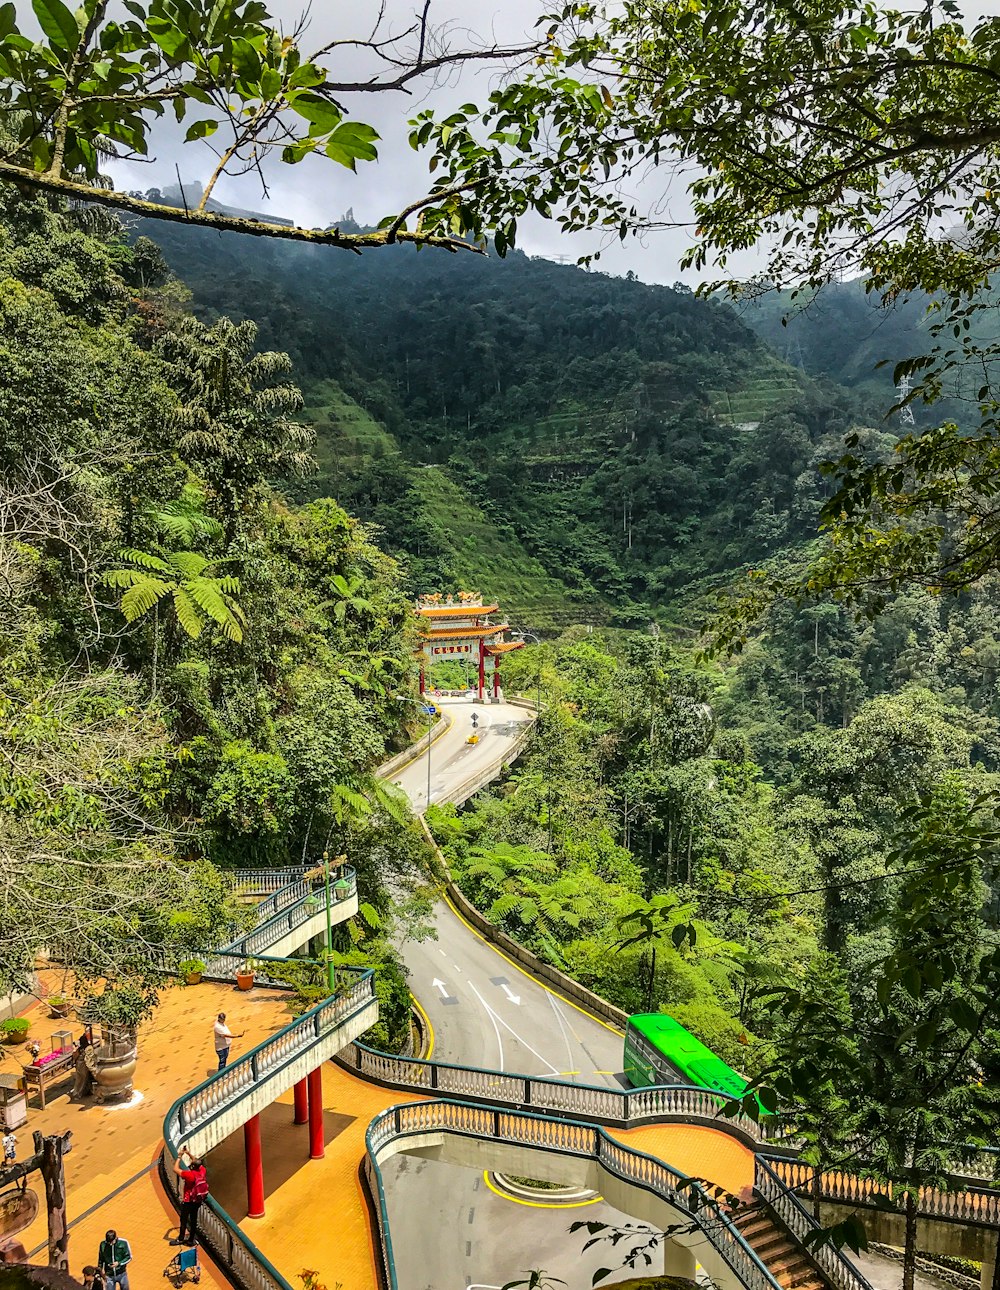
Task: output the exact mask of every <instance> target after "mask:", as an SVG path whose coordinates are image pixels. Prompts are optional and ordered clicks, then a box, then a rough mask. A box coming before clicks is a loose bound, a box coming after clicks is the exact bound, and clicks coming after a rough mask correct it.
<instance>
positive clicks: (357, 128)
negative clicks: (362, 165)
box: [324, 121, 380, 170]
mask: <svg viewBox="0 0 1000 1290" xmlns="http://www.w3.org/2000/svg"><path fill="white" fill-rule="evenodd" d="M379 137H380V136H379V134H378V132H377V131H376V130H374V129H372V127H371V126H370V125H365V124H364V123H363V122H362V121H345V122H344V124H343V125H341V126H339V127H338V128H337V129H336V130H334V132H333V134H332V135H331V136H330V138H329V139H328V140H327V142H326V147H325V149H324V151H325V152H326V155H327V156H328V157H329V158H330V160H331V161H336V162H338V163H339V164H340V165H341V166H346V167H347V168H348V169H349V170H353V169H354V168H355V167H354V163H355V162H356V161H377V160H378V149H377V148H376V147H375V144H374V141H375V140H376V139H378V138H379Z"/></svg>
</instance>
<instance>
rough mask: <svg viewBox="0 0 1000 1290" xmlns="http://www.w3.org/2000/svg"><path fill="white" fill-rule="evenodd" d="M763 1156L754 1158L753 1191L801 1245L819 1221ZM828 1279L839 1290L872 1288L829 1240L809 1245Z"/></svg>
mask: <svg viewBox="0 0 1000 1290" xmlns="http://www.w3.org/2000/svg"><path fill="white" fill-rule="evenodd" d="M774 1163H775V1162H774V1161H773V1160H772V1161H771V1162H768V1161H766V1160H764V1159H763V1158H762V1157H761V1156H757V1157H756V1159H755V1161H754V1190H755V1191H756V1193H757V1195H758V1196H759V1197H760V1198H761V1200H763V1201H764V1202H766V1204H768V1205H769V1206H770V1207H771V1209H773V1210H774V1212H775V1214H777V1216H778V1217H779V1218H780V1219H781V1221H782V1222H783V1223H784V1225H785V1226H786V1227H787V1228H788V1230H789V1232H790V1233H791V1234H792V1236H793V1238H794V1239H795V1240H796V1241H798V1243H799V1244H800V1245H805V1242H806V1239H807V1238H808V1237H809V1236H810V1235H811V1233H813V1232H815V1231H816V1230H817V1228H818V1226H819V1224H818V1223H817V1222H816V1221H815V1219H814V1218H813V1216H812V1215H811V1214H810V1213H809V1211H808V1210H807V1209H806V1208H805V1206H804V1205H803V1204H802V1202H801V1201H800V1200H799V1199H798V1198H797V1197H796V1195H795V1193H794V1191H793V1190H792V1189H791V1188H790V1187H789V1186H788V1184H787V1183H786V1182H785V1181H783V1180H782V1178H781V1177H780V1176H779V1175H778V1174H777V1173H776V1172H775V1170H774V1169H773V1168H772V1165H773V1164H774ZM806 1248H807V1249H808V1250H809V1253H810V1256H811V1257H812V1259H813V1260H814V1261H815V1262H816V1263H817V1264H818V1265H819V1268H820V1270H821V1272H822V1273H823V1275H824V1277H826V1279H827V1281H828V1282H829V1283H830V1284H831V1285H833V1286H836V1287H837V1290H872V1287H871V1285H870V1283H869V1282H868V1281H867V1280H866V1278H865V1277H863V1276H862V1275H861V1273H860V1272H859V1271H858V1270H857V1268H856V1267H855V1266H854V1264H853V1263H851V1262H850V1260H849V1259H848V1258H847V1257H846V1256H845V1255H844V1254H842V1253H841V1251H840V1250H838V1249H837V1248H836V1247H835V1246H833V1245H831V1244H830V1242H829V1241H826V1242H824V1243H823V1244H821V1245H818V1246H817V1245H812V1246H806Z"/></svg>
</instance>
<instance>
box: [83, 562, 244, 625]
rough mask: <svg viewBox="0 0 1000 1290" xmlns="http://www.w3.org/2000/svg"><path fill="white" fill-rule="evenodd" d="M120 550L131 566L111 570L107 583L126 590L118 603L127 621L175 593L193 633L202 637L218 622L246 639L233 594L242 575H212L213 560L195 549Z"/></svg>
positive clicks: (182, 622) (175, 603)
mask: <svg viewBox="0 0 1000 1290" xmlns="http://www.w3.org/2000/svg"><path fill="white" fill-rule="evenodd" d="M119 554H120V556H121V559H122V560H123V561H125V564H126V567H125V568H122V569H109V570H108V572H107V573H106V574H105V575H104V582H105V584H106V585H107V586H109V587H114V588H115V589H116V590H120V591H122V593H123V594H122V598H121V600H120V601H119V608H120V609H121V611H122V613H123V614H124V615H125V621H126V622H128V623H134V622H135V621H136V620H137V619H139V618H142V617H144V615H146V614H148V613H149V611H150V610H151V609H153V608H155V607H156V606H157V605H159V604H160V602H161V601H163V600H165V599H166V598H167V597H170V598H171V599H172V601H173V606H174V613H175V614H176V615H177V621H178V623H179V624H180V626H181V628H182V630H183V631H184V632H186V633H187V635H188V636H191V637H194V638H197V637H198V636H200V635H201V633H202V632H203V631H204V630H205V627H206V626H207V625H208V624H209V623H214V624H215V625H216V627H218V628H219V630H220V631H221V632H222V634H223V636H225V637H227V639H229V640H231V641H237V642H239V641H241V640H242V639H243V628H244V626H245V624H246V618H245V616H244V614H243V610H242V609H241V608H240V605H239V603H238V601H237V600H236V599H235V598H234V597H235V596H236V595H237V594H238V593H239V589H240V583H239V579H238V578H234V577H232V576H229V575H225V576H223V577H221V578H216V577H213V576H212V575H211V574H210V573H208V572H206V570H208V569H209V567H210V561H209V560H207V559H206V558H205V557H204V556H203V555H199V554H198V553H197V552H196V551H171V552H169V553H168V554H167V555H164V556H159V555H154V554H153V553H152V552H150V551H137V550H135V549H133V548H131V547H129V548H126V549H125V550H123V551H121V552H120V553H119Z"/></svg>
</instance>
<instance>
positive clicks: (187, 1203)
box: [170, 1147, 208, 1245]
mask: <svg viewBox="0 0 1000 1290" xmlns="http://www.w3.org/2000/svg"><path fill="white" fill-rule="evenodd" d="M184 1160H186V1161H187V1168H186V1169H185V1168H184V1165H183V1163H182V1162H183V1161H184ZM174 1173H175V1174H176V1175H177V1177H178V1178H182V1179H183V1180H184V1194H183V1195H182V1196H181V1230H180V1233H179V1235H178V1236H177V1238H176V1239H175V1240H173V1241H171V1242H170V1244H171V1245H195V1244H197V1241H198V1211H199V1210H200V1209H201V1206H202V1202H203V1201H204V1199H205V1197H206V1196H207V1195H208V1170H207V1169H206V1168H205V1166H204V1164H203V1163H202V1162H201V1161H200V1160H192V1158H191V1153H190V1152H189V1151H188V1149H187V1147H181V1153H180V1155H179V1156H178V1157H177V1159H176V1160H175V1161H174ZM185 1232H186V1233H187V1236H186V1237H185V1235H184V1234H185Z"/></svg>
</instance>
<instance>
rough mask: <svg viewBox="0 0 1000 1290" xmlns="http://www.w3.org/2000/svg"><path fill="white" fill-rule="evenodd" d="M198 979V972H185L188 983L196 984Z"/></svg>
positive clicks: (199, 975)
mask: <svg viewBox="0 0 1000 1290" xmlns="http://www.w3.org/2000/svg"><path fill="white" fill-rule="evenodd" d="M200 980H201V973H200V972H189V973H188V974H187V983H188V985H197V984H198V982H199V981H200Z"/></svg>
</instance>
